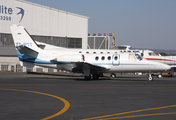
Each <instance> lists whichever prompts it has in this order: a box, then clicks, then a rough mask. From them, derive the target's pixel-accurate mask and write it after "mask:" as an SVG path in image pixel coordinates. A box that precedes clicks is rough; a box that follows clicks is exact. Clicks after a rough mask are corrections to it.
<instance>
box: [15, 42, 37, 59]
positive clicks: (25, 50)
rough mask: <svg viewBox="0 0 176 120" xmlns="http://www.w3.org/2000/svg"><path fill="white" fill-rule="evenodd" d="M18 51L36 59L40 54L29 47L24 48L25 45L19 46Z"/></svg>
mask: <svg viewBox="0 0 176 120" xmlns="http://www.w3.org/2000/svg"><path fill="white" fill-rule="evenodd" d="M16 49H17V50H18V51H19V52H20V53H21V54H26V55H29V56H32V57H34V58H36V57H37V55H38V52H37V51H34V50H32V49H30V48H29V47H27V46H24V45H20V46H17V47H16Z"/></svg>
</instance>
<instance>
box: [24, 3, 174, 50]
mask: <svg viewBox="0 0 176 120" xmlns="http://www.w3.org/2000/svg"><path fill="white" fill-rule="evenodd" d="M26 1H29V2H33V3H37V4H41V5H44V6H48V7H52V8H56V9H59V10H63V11H67V12H71V13H75V14H80V15H83V16H87V17H89V19H88V21H89V22H88V32H89V33H115V34H116V37H115V39H116V45H130V46H132V48H147V49H164V50H176V0H26Z"/></svg>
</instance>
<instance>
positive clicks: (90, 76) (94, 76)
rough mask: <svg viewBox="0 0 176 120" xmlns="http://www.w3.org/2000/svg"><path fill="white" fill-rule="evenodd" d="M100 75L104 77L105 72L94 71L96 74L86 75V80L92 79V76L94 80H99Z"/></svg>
mask: <svg viewBox="0 0 176 120" xmlns="http://www.w3.org/2000/svg"><path fill="white" fill-rule="evenodd" d="M99 77H103V73H94V74H92V75H91V74H90V75H89V76H84V78H85V80H91V78H92V79H93V80H98V78H99Z"/></svg>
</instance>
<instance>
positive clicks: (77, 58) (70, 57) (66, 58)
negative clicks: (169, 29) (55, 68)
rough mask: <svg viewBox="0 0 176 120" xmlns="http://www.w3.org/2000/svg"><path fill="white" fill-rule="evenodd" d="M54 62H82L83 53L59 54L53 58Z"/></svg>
mask: <svg viewBox="0 0 176 120" xmlns="http://www.w3.org/2000/svg"><path fill="white" fill-rule="evenodd" d="M54 61H56V62H83V61H84V55H81V54H77V55H76V54H75V55H73V54H72V55H61V56H59V57H57V58H55V59H54Z"/></svg>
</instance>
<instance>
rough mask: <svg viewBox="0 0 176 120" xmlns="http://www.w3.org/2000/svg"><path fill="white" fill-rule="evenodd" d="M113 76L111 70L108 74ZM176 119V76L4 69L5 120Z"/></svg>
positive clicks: (1, 108) (0, 97)
mask: <svg viewBox="0 0 176 120" xmlns="http://www.w3.org/2000/svg"><path fill="white" fill-rule="evenodd" d="M107 75H108V74H107ZM40 119H42V120H49V119H51V120H117V119H118V120H122V119H123V120H124V119H125V120H126V119H129V120H166V119H167V120H176V76H174V77H167V76H164V78H162V79H159V78H156V77H155V78H154V81H152V82H150V81H148V80H147V77H146V76H136V75H130V74H123V75H121V74H118V75H117V78H113V79H110V78H109V76H105V77H101V78H100V79H99V80H90V81H85V80H84V78H83V77H82V76H81V75H80V74H72V73H71V74H70V73H68V74H67V73H58V74H44V73H30V74H26V73H3V72H1V73H0V120H40Z"/></svg>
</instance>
